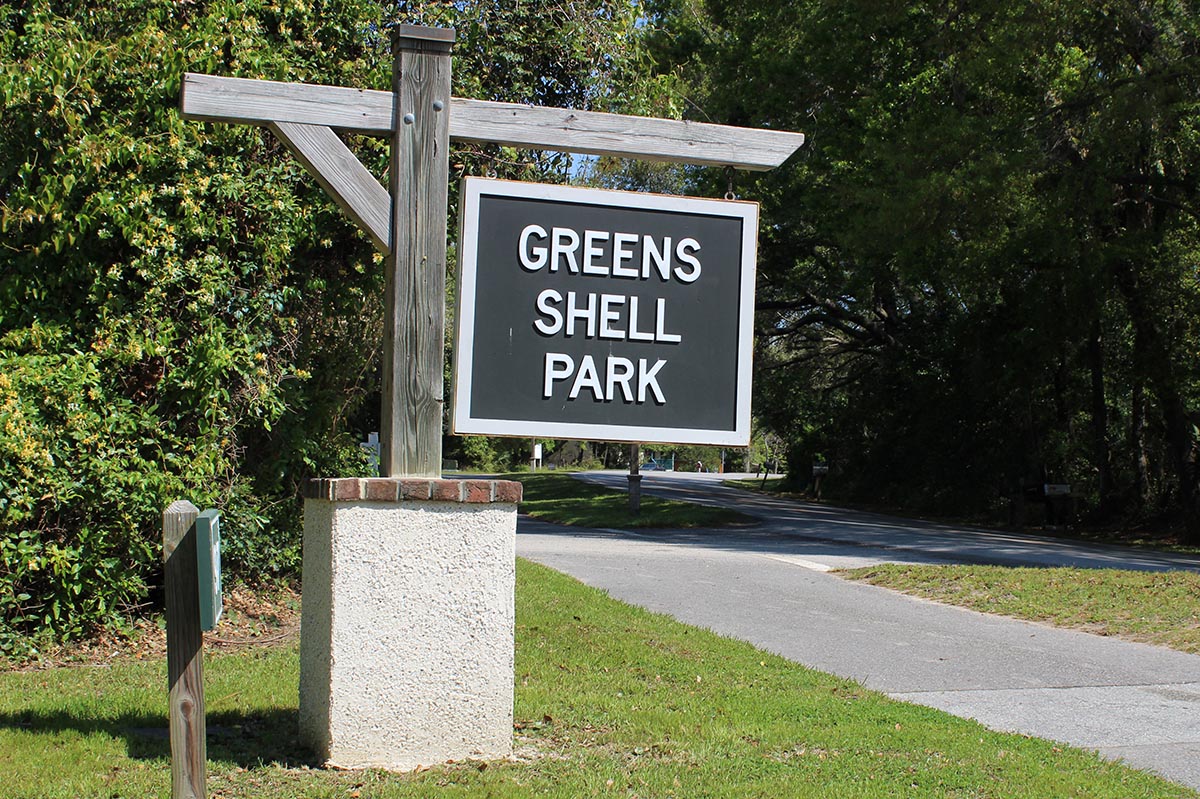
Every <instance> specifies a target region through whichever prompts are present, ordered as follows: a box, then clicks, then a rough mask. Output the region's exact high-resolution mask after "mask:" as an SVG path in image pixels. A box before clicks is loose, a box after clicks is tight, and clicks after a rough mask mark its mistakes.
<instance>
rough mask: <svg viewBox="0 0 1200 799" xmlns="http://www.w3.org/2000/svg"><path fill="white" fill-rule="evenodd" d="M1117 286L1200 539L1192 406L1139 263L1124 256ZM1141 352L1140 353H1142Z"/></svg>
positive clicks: (1190, 529) (1192, 539)
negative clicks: (1190, 416)
mask: <svg viewBox="0 0 1200 799" xmlns="http://www.w3.org/2000/svg"><path fill="white" fill-rule="evenodd" d="M1116 278H1117V286H1118V287H1119V288H1120V291H1121V294H1122V296H1123V297H1124V300H1125V307H1126V310H1127V312H1128V313H1129V320H1130V322H1132V324H1133V349H1134V356H1135V357H1134V365H1135V368H1139V369H1141V371H1142V374H1144V375H1145V376H1146V378H1147V381H1148V382H1149V384H1150V387H1151V389H1152V390H1153V391H1154V395H1155V398H1156V399H1157V400H1158V404H1159V408H1160V409H1161V410H1162V414H1163V423H1164V425H1165V427H1166V437H1167V451H1168V454H1169V457H1170V459H1171V466H1172V469H1173V471H1174V472H1175V479H1176V482H1177V485H1178V487H1179V505H1180V510H1181V511H1182V513H1183V522H1184V529H1185V534H1184V536H1185V540H1186V541H1187V542H1188V543H1196V542H1200V464H1198V463H1197V460H1198V459H1200V446H1198V442H1197V441H1196V436H1195V433H1194V430H1193V426H1192V424H1191V423H1190V420H1189V419H1188V413H1187V406H1186V405H1185V404H1184V400H1183V395H1182V393H1181V391H1180V389H1179V384H1178V381H1177V379H1176V376H1175V374H1174V372H1173V370H1172V369H1171V358H1170V354H1169V352H1168V351H1167V348H1166V343H1165V342H1164V340H1163V337H1162V334H1161V333H1160V331H1159V329H1158V326H1157V325H1156V324H1155V323H1154V318H1153V316H1152V315H1151V312H1150V309H1149V308H1148V307H1147V303H1146V298H1145V297H1144V296H1143V293H1142V290H1141V281H1140V279H1139V278H1140V276H1139V274H1138V271H1137V267H1136V266H1135V265H1134V264H1132V263H1131V262H1129V261H1122V262H1120V263H1119V264H1118V265H1117V269H1116ZM1139 356H1140V357H1139Z"/></svg>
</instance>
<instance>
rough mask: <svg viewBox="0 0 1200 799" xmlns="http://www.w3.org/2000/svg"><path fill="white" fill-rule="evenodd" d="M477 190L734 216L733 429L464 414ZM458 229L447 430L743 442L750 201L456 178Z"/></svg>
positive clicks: (749, 331)
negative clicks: (738, 235)
mask: <svg viewBox="0 0 1200 799" xmlns="http://www.w3.org/2000/svg"><path fill="white" fill-rule="evenodd" d="M485 195H486V196H491V197H515V198H519V199H528V200H551V201H558V202H570V203H574V204H578V205H598V206H604V207H610V208H613V207H615V208H635V209H645V210H655V211H667V212H673V213H684V214H702V215H705V216H721V217H726V218H738V219H741V221H742V250H741V252H742V263H741V282H740V287H739V291H740V296H739V300H738V347H737V357H738V370H737V372H738V373H737V395H736V400H735V405H736V407H735V409H734V429H733V430H712V429H707V428H701V429H696V428H683V427H645V426H638V425H620V424H587V423H571V422H542V421H530V420H525V419H480V418H476V417H474V416H472V415H471V410H470V408H471V377H472V374H473V371H472V370H473V367H474V360H473V359H474V352H473V348H472V346H471V345H472V343H473V342H474V340H475V313H474V311H475V302H476V299H477V297H476V269H477V267H478V255H479V254H478V241H479V204H480V198H481V197H483V196H485ZM458 227H459V239H458V281H457V294H458V296H457V302H456V308H455V314H454V326H455V333H454V377H453V380H454V384H453V391H452V393H453V408H452V413H451V415H450V416H451V430H452V431H453V432H454V434H455V435H486V436H507V437H514V438H555V439H575V440H587V441H614V442H629V443H645V444H651V443H652V444H702V445H709V446H727V447H746V446H749V445H750V395H751V392H750V390H751V375H752V374H753V355H754V287H755V279H756V271H757V270H756V267H757V256H758V253H757V250H758V203H755V202H747V201H744V200H713V199H708V198H701V197H676V196H672V195H666V194H645V193H640V192H627V191H612V190H609V189H593V188H586V187H581V186H560V185H554V184H546V183H524V182H520V181H512V180H495V179H491V178H476V177H467V178H464V179H463V182H462V187H461V189H460V201H459V226H458Z"/></svg>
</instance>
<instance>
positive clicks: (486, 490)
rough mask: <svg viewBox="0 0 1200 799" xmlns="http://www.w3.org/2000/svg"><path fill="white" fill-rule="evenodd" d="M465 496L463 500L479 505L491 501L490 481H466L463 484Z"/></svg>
mask: <svg viewBox="0 0 1200 799" xmlns="http://www.w3.org/2000/svg"><path fill="white" fill-rule="evenodd" d="M464 487H465V489H466V490H465V491H464V492H463V493H464V494H465V496H464V500H465V501H467V502H470V503H481V502H491V501H492V481H491V480H467V481H466V482H465V483H464Z"/></svg>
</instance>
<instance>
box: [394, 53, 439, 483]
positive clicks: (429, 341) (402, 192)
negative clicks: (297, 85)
mask: <svg viewBox="0 0 1200 799" xmlns="http://www.w3.org/2000/svg"><path fill="white" fill-rule="evenodd" d="M392 51H393V52H394V53H395V54H396V60H395V64H394V67H393V77H392V81H393V92H394V94H395V96H396V97H397V98H398V99H397V103H396V119H395V124H394V129H395V136H394V137H393V139H392V168H391V173H390V180H389V189H390V194H391V196H392V197H393V198H394V201H393V203H392V226H391V228H392V254H391V255H390V256H389V258H388V260H387V262H386V268H387V290H386V291H387V293H386V299H385V303H386V305H385V309H384V331H385V333H384V353H383V372H384V374H383V409H382V410H383V414H382V416H383V418H382V422H381V425H380V428H381V429H380V435H379V443H380V453H379V464H380V471H381V473H382V474H383V476H385V477H399V476H408V475H412V476H421V477H437V476H439V475H440V474H441V468H442V404H443V397H442V367H443V347H444V336H445V327H444V326H445V314H446V310H445V306H446V300H445V296H446V293H445V290H446V204H447V202H448V197H447V191H446V185H447V184H448V182H449V179H450V163H449V149H450V124H451V122H450V117H451V109H450V52H449V47H448V46H447V43H446V42H445V41H444V40H442V41H438V42H430V41H429V40H427V39H424V38H419V37H414V36H405V35H402V32H398V33H397V35H396V36H395V38H394V39H393V50H392ZM439 106H440V109H439Z"/></svg>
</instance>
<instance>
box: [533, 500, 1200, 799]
mask: <svg viewBox="0 0 1200 799" xmlns="http://www.w3.org/2000/svg"><path fill="white" fill-rule="evenodd" d="M734 493H738V494H742V493H743V492H734ZM710 496H711V495H710ZM722 504H724V503H722ZM820 509H821V511H822V514H823V515H822V518H821V519H820V520H819V522H816V524H817V525H819V529H820V530H821V531H822V535H819V536H808V537H806V536H805V535H804V532H803V531H799V532H798V531H797V530H796V529H795V524H796V521H795V520H793V521H784V522H780V521H779V520H774V521H771V522H770V523H766V524H763V525H761V526H758V527H755V528H751V529H746V530H741V531H729V530H723V531H715V530H714V531H661V532H652V533H636V534H635V533H623V532H620V531H604V530H583V529H579V528H567V527H560V526H557V525H550V524H545V523H542V522H536V521H533V520H530V519H528V518H524V517H523V518H522V519H521V520H520V522H519V524H518V554H520V555H521V556H523V557H527V558H530V559H531V560H535V561H538V562H540V563H543V564H545V565H547V566H550V567H552V568H555V569H558V570H560V571H563V572H566V573H567V574H571V575H573V576H575V577H576V578H578V579H580V580H582V581H583V582H585V583H588V584H589V585H593V586H596V587H598V588H602V589H605V590H607V591H609V592H610V593H611V594H612V595H613V596H614V597H616V598H618V599H621V600H624V601H627V602H631V603H634V604H637V605H640V606H642V607H646V608H648V609H650V610H654V611H658V612H663V613H668V614H670V615H672V616H675V617H676V618H678V619H680V620H681V621H684V622H687V623H689V624H695V625H698V626H701V627H707V628H710V629H712V630H714V631H716V632H718V633H721V634H723V635H728V636H732V637H735V638H740V639H743V640H746V641H749V642H751V643H753V644H755V645H757V646H761V647H763V648H764V649H767V650H770V651H772V652H775V653H778V654H780V655H783V656H784V657H787V658H790V659H792V660H795V661H798V662H800V663H803V664H805V665H808V666H812V667H814V668H818V669H821V670H823V671H828V672H832V673H834V674H837V675H840V676H843V677H849V678H853V679H856V680H859V681H861V682H862V683H863V684H864V685H866V686H867V687H870V688H874V689H876V690H879V691H883V692H885V693H887V694H889V695H891V696H893V697H895V698H898V699H902V700H906V701H911V702H916V703H919V704H922V705H928V706H930V707H935V708H940V709H942V710H946V711H948V712H951V713H954V714H956V715H959V716H965V717H968V718H974V719H977V720H979V721H981V722H982V723H984V724H986V725H988V726H989V727H993V728H995V729H999V730H1008V731H1013V732H1022V733H1026V734H1030V735H1037V736H1041V737H1046V738H1051V739H1054V740H1058V741H1063V742H1066V743H1069V744H1073V745H1075V746H1081V747H1086V748H1091V749H1096V750H1098V751H1100V752H1101V753H1102V754H1104V755H1105V756H1107V757H1113V758H1123V759H1125V760H1126V761H1127V762H1128V763H1130V764H1131V765H1133V766H1135V767H1139V768H1146V769H1151V770H1154V771H1156V772H1158V773H1160V774H1162V775H1164V776H1166V777H1168V778H1169V779H1172V780H1175V781H1177V782H1180V783H1183V784H1186V785H1190V786H1192V787H1194V788H1197V789H1200V657H1198V656H1194V655H1185V654H1182V653H1178V652H1173V651H1171V650H1167V649H1163V648H1159V647H1153V646H1146V645H1142V644H1134V643H1128V642H1123V641H1117V640H1113V639H1108V638H1101V637H1098V636H1092V635H1088V634H1085V633H1079V632H1072V631H1065V630H1056V629H1052V628H1049V627H1046V626H1042V625H1038V624H1030V623H1026V622H1021V621H1015V620H1011V619H1005V618H1000V617H994V616H988V615H985V614H980V613H975V612H972V611H967V610H962V609H959V608H953V607H948V606H944V605H939V604H936V603H933V602H928V601H923V600H919V599H914V598H911V597H907V596H904V595H901V594H898V593H895V592H892V591H888V590H886V589H882V588H877V587H874V586H869V585H864V584H858V583H851V582H848V581H845V580H843V579H841V578H839V577H836V576H833V575H830V574H827V573H825V572H826V571H827V570H828V569H829V567H830V566H840V565H863V564H864V562H876V563H878V562H882V561H884V560H918V561H919V560H923V559H926V558H928V559H930V560H934V561H940V562H945V561H948V560H953V559H954V557H953V555H952V553H951V552H950V551H949V550H947V549H946V547H948V546H949V544H948V543H947V541H946V540H944V539H945V538H947V537H953V536H950V535H949V533H947V532H945V531H942V530H938V529H924V528H921V527H920V523H917V526H916V527H914V526H913V523H911V522H901V521H899V520H894V521H887V520H886V517H870V518H865V517H863V516H862V515H861V514H849V515H848V518H847V519H846V520H845V522H840V521H839V520H838V518H837V514H836V510H835V509H830V508H828V507H824V506H820ZM795 512H799V513H801V515H803V512H802V511H795ZM881 519H883V521H881ZM864 523H866V524H870V525H882V528H879V527H874V528H865V533H864V528H862V527H856V526H855V525H861V524H864ZM893 525H899V526H901V527H909V528H912V530H911V535H912V536H914V537H913V538H911V539H909V540H905V541H902V542H901V544H902V546H901V547H899V548H896V547H894V546H893V544H894V543H895V542H894V541H889V540H887V537H886V535H885V534H884V533H883V532H881V530H882V529H886V528H890V527H892V526H893ZM935 527H936V526H935ZM864 534H865V535H867V536H868V537H869V541H868V542H866V543H864V542H863V540H862V537H863V536H864ZM930 535H931V536H933V539H932V544H933V545H934V546H936V547H938V550H937V551H936V552H935V553H932V554H931V553H922V551H921V550H920V546H922V543H923V540H924V538H923V537H924V536H930ZM839 538H848V539H850V543H845V542H842V543H838V539H839ZM1018 538H1019V537H1018ZM831 539H832V540H831ZM1018 544H1019V545H1020V547H1025V546H1030V544H1029V543H1028V542H1023V541H1018V542H1014V543H1013V546H1014V547H1016V546H1017V545H1018ZM970 546H972V547H976V548H978V547H981V546H983V544H980V543H979V542H974V543H972V544H970ZM1069 549H1070V548H1068V550H1069ZM1107 549H1112V548H1107ZM1107 549H1104V550H1102V551H1101V552H1099V554H1097V553H1096V552H1085V553H1083V554H1084V555H1087V557H1088V558H1093V557H1098V558H1099V560H1100V561H1110V559H1115V558H1116V556H1117V555H1119V554H1120V553H1114V552H1109V551H1107ZM976 554H977V553H976ZM1008 554H1011V553H1008ZM1044 554H1045V553H1042V555H1044ZM970 555H971V553H970V552H969V553H968V556H970ZM1079 556H1081V554H1080V553H1078V552H1075V553H1072V552H1070V551H1067V552H1066V553H1065V554H1064V553H1060V555H1059V556H1055V557H1064V558H1067V559H1072V558H1075V557H1079ZM1050 559H1051V560H1053V559H1055V558H1050ZM1144 566H1145V567H1149V568H1170V565H1167V564H1163V563H1158V562H1147V563H1146V564H1144Z"/></svg>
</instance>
